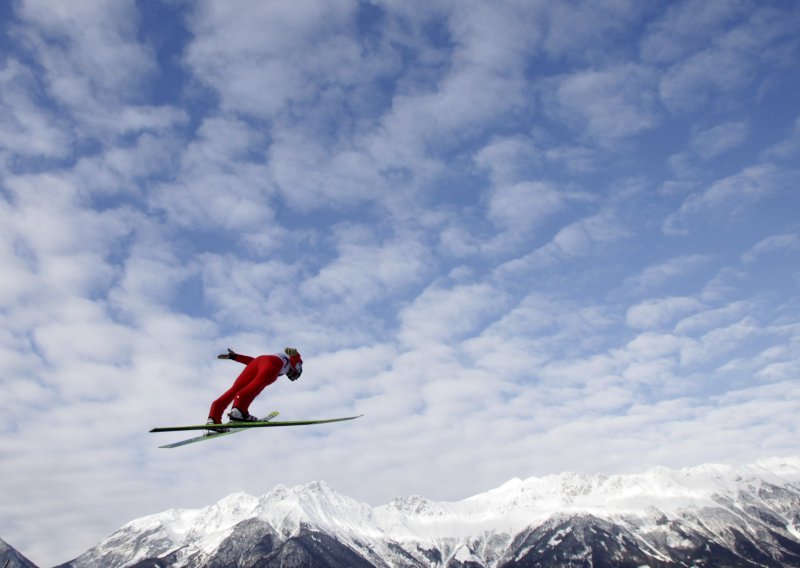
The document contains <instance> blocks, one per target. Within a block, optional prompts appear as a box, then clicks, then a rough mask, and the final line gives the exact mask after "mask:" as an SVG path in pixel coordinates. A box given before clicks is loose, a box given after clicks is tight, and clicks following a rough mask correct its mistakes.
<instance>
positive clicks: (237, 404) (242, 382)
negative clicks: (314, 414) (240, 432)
mask: <svg viewBox="0 0 800 568" xmlns="http://www.w3.org/2000/svg"><path fill="white" fill-rule="evenodd" d="M230 358H231V359H233V360H234V361H238V362H239V363H242V364H243V365H245V368H244V370H243V371H242V372H241V374H240V375H239V377H238V378H237V379H236V380H235V381H234V382H233V386H231V388H229V389H228V390H227V391H225V392H224V393H223V394H222V396H220V397H219V398H218V399H217V400H215V401H214V402H212V403H211V410H209V412H208V417H209V418H211V419H213V420H214V423H215V424H219V423H221V422H222V413H223V412H225V409H226V408H228V405H230V404H231V403H233V407H234V408H238V409H239V411H241V413H242V414H244V415H247V414H248V409H249V408H250V403H251V402H253V399H254V398H255V397H257V396H258V395H259V394H260V393H261V391H263V390H264V389H265V388H266V387H268V386H269V385H271V384H272V383H274V382H275V381H276V380H278V377H280V376H281V375H283V374H284V373H286V371H287V370H288V369H289V368H290V366H291V362H290V360H289V357H288V356H287V355H284V354H283V353H278V354H275V355H261V356H259V357H255V358H253V357H248V356H247V355H239V354H238V353H237V354H235V355H233V356H232V357H230Z"/></svg>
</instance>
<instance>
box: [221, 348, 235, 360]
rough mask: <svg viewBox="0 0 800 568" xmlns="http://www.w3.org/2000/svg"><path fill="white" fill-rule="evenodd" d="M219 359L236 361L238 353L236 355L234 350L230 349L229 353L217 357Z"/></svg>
mask: <svg viewBox="0 0 800 568" xmlns="http://www.w3.org/2000/svg"><path fill="white" fill-rule="evenodd" d="M217 359H236V353H234V351H233V349H231V348H230V347H228V352H227V353H220V354H219V355H217Z"/></svg>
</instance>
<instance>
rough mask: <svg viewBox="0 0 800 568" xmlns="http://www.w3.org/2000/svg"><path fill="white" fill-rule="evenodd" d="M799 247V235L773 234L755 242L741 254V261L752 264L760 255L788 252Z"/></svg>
mask: <svg viewBox="0 0 800 568" xmlns="http://www.w3.org/2000/svg"><path fill="white" fill-rule="evenodd" d="M798 249H800V235H798V234H797V233H788V234H784V235H773V236H771V237H767V238H766V239H762V240H760V241H759V242H757V243H756V244H755V245H754V246H753V247H752V248H751V249H750V250H748V251H747V252H745V253H744V254H743V255H742V262H744V263H745V264H752V263H753V262H756V261H757V260H758V259H759V258H760V257H762V256H764V255H768V254H772V253H776V252H785V253H790V252H791V251H794V250H798Z"/></svg>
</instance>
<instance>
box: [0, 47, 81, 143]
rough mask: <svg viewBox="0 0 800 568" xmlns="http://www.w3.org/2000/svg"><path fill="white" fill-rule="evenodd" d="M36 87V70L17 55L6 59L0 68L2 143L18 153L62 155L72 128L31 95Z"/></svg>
mask: <svg viewBox="0 0 800 568" xmlns="http://www.w3.org/2000/svg"><path fill="white" fill-rule="evenodd" d="M35 90H36V77H35V75H34V73H33V72H32V71H31V70H30V69H29V68H28V67H26V66H24V65H22V64H21V63H20V62H19V61H17V60H15V59H9V60H7V62H6V64H5V68H3V69H2V70H0V100H2V102H3V104H2V107H1V108H0V144H2V148H3V150H4V151H5V152H13V153H15V154H18V155H23V156H30V155H33V156H37V155H38V156H49V157H62V156H64V155H65V154H66V153H67V152H68V143H69V141H70V140H71V135H70V133H69V130H68V129H67V126H66V124H65V123H64V122H63V121H61V120H60V119H59V117H58V116H57V115H56V114H55V113H53V112H52V111H49V110H45V109H43V108H41V107H40V105H38V104H37V103H36V100H35V99H34V97H33V96H31V94H32V93H33V92H34V91H35Z"/></svg>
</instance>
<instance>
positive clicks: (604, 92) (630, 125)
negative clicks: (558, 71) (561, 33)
mask: <svg viewBox="0 0 800 568" xmlns="http://www.w3.org/2000/svg"><path fill="white" fill-rule="evenodd" d="M655 80H656V75H655V74H654V73H653V72H652V71H651V70H649V69H647V68H646V67H642V66H638V65H633V64H627V65H621V66H616V67H610V68H608V69H603V70H587V71H579V72H577V73H574V74H571V75H567V76H565V77H561V78H560V79H558V80H557V82H556V83H555V84H554V85H553V86H552V87H551V91H550V92H549V93H548V94H547V95H546V100H547V101H548V102H547V105H548V112H550V113H551V114H553V115H554V116H557V117H559V118H560V119H561V120H562V121H564V122H565V123H566V124H569V125H572V126H573V127H576V128H578V129H581V130H583V131H584V132H585V134H586V135H587V136H588V137H589V138H590V139H592V140H594V141H596V142H597V143H599V144H600V145H601V146H609V145H613V144H616V143H618V142H619V141H621V140H624V139H625V138H628V137H631V136H635V135H636V134H639V133H640V132H643V131H645V130H649V129H651V128H654V127H655V126H657V125H658V123H659V122H660V117H659V111H658V107H657V105H656V97H655Z"/></svg>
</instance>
